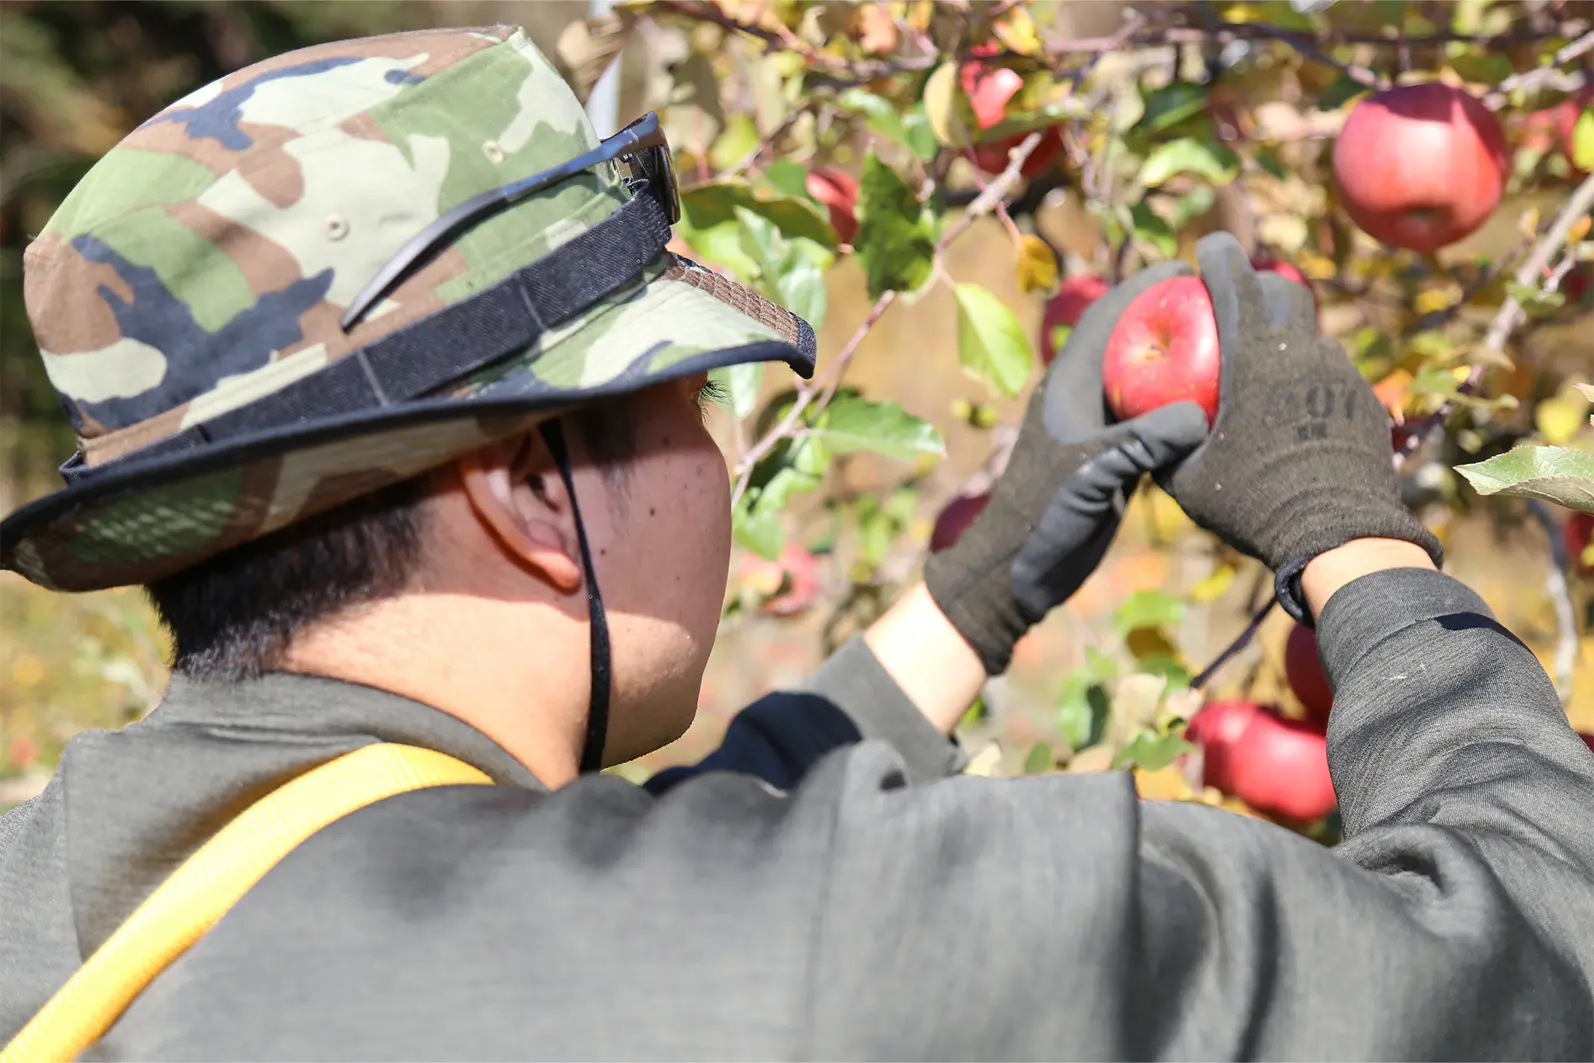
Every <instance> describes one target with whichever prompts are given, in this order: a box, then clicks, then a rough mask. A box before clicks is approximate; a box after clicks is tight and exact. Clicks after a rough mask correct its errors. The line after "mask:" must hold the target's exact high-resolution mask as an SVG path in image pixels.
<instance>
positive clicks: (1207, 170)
mask: <svg viewBox="0 0 1594 1063" xmlns="http://www.w3.org/2000/svg"><path fill="white" fill-rule="evenodd" d="M1239 167H1240V159H1239V156H1237V155H1235V154H1234V152H1233V151H1232V150H1230V149H1229V148H1228V147H1226V146H1225V145H1223V144H1221V143H1219V142H1218V141H1216V140H1202V139H1197V138H1195V137H1181V138H1179V139H1178V140H1171V141H1169V142H1168V143H1166V144H1158V145H1157V146H1156V147H1155V148H1153V149H1151V154H1150V155H1148V156H1147V157H1146V161H1145V164H1144V165H1142V166H1141V167H1140V183H1141V184H1143V185H1145V186H1146V187H1147V188H1156V187H1157V186H1158V185H1160V184H1162V183H1163V182H1165V181H1167V180H1168V179H1169V178H1171V177H1174V176H1176V175H1178V174H1181V173H1193V174H1195V175H1197V176H1198V177H1204V178H1206V179H1207V180H1208V181H1211V182H1212V183H1213V184H1220V185H1221V184H1227V183H1228V182H1229V181H1232V180H1233V179H1234V175H1235V174H1236V173H1238V172H1239Z"/></svg>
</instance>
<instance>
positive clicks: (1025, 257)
mask: <svg viewBox="0 0 1594 1063" xmlns="http://www.w3.org/2000/svg"><path fill="white" fill-rule="evenodd" d="M1017 259H1018V260H1017V262H1016V263H1015V266H1014V269H1015V272H1016V273H1017V275H1018V290H1019V291H1021V292H1023V293H1024V294H1025V295H1029V294H1030V293H1032V292H1047V291H1051V290H1052V289H1053V288H1055V287H1057V255H1056V254H1054V253H1053V251H1052V249H1051V248H1050V247H1049V246H1048V245H1047V243H1046V241H1045V240H1042V239H1041V238H1040V237H1038V236H1035V235H1034V234H1032V233H1025V234H1024V235H1023V236H1022V237H1021V238H1020V239H1019V242H1018V256H1017Z"/></svg>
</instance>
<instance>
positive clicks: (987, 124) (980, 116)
mask: <svg viewBox="0 0 1594 1063" xmlns="http://www.w3.org/2000/svg"><path fill="white" fill-rule="evenodd" d="M981 52H985V53H987V54H988V53H990V52H991V49H989V48H985V49H975V54H976V55H979V54H981ZM958 80H959V81H960V82H961V83H962V85H963V94H964V95H965V96H967V97H968V98H969V103H970V104H972V105H973V108H974V121H975V123H976V124H977V125H978V126H979V128H980V130H981V131H984V130H987V129H990V128H992V127H993V126H996V125H999V124H1000V123H1001V122H1002V119H1003V118H1005V117H1006V116H1007V105H1008V103H1009V102H1010V101H1011V100H1012V99H1013V97H1014V96H1016V95H1018V91H1019V90H1020V89H1022V88H1023V87H1024V75H1022V74H1020V73H1019V72H1018V71H1017V70H1013V69H1011V68H1009V67H1004V66H988V65H986V63H985V62H984V61H983V60H981V59H971V60H969V61H968V62H966V63H964V64H963V66H962V67H960V68H959V70H958ZM1028 135H1029V134H1027V133H1020V134H1019V135H1017V136H1012V137H1003V138H1002V139H1000V140H990V141H984V142H981V141H980V138H979V137H978V136H976V137H975V144H974V152H973V158H974V165H975V166H977V167H979V168H980V170H982V171H983V172H985V173H988V174H998V173H1001V172H1002V171H1003V170H1005V169H1007V163H1008V156H1009V154H1010V153H1011V152H1012V150H1013V149H1014V148H1016V147H1018V146H1019V144H1021V143H1023V141H1024V138H1025V137H1026V136H1028ZM1062 150H1063V134H1062V131H1061V130H1060V129H1059V128H1058V127H1057V126H1052V127H1051V128H1049V129H1047V130H1046V131H1045V133H1044V134H1043V135H1042V137H1041V142H1040V143H1039V144H1037V145H1036V146H1035V150H1034V151H1032V152H1030V154H1029V158H1027V159H1025V160H1024V165H1023V166H1021V167H1019V173H1020V174H1021V175H1022V176H1023V177H1025V178H1026V179H1028V178H1031V177H1034V176H1036V175H1037V174H1040V173H1043V172H1045V170H1046V168H1047V167H1048V166H1050V165H1051V164H1052V160H1053V159H1055V158H1057V155H1058V153H1059V152H1061V151H1062Z"/></svg>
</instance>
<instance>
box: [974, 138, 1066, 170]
mask: <svg viewBox="0 0 1594 1063" xmlns="http://www.w3.org/2000/svg"><path fill="white" fill-rule="evenodd" d="M1027 136H1029V134H1028V133H1019V134H1017V135H1016V136H1011V137H1003V138H1002V139H1001V140H993V141H991V142H989V143H987V144H976V145H974V165H975V166H977V167H979V169H980V172H981V173H988V174H999V173H1001V172H1002V171H1003V170H1005V169H1007V164H1008V162H1009V158H1008V156H1010V155H1011V154H1012V153H1013V149H1014V148H1016V147H1018V146H1019V145H1020V144H1022V143H1023V142H1024V138H1025V137H1027ZM1062 150H1063V134H1062V132H1061V130H1059V129H1058V128H1057V127H1056V126H1052V127H1051V128H1050V129H1047V130H1046V131H1045V132H1044V133H1043V134H1042V135H1041V141H1040V143H1039V144H1036V145H1035V150H1034V151H1031V152H1030V153H1029V157H1028V158H1026V159H1025V160H1024V165H1022V166H1020V167H1019V168H1018V173H1019V176H1020V177H1023V178H1024V179H1025V180H1029V179H1030V178H1032V177H1035V176H1036V175H1037V174H1041V173H1045V172H1046V168H1047V167H1048V166H1050V165H1051V164H1052V160H1053V159H1055V158H1057V156H1058V155H1060V154H1062Z"/></svg>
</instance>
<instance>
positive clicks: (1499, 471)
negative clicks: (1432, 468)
mask: <svg viewBox="0 0 1594 1063" xmlns="http://www.w3.org/2000/svg"><path fill="white" fill-rule="evenodd" d="M1456 471H1457V472H1459V473H1460V474H1461V475H1463V476H1465V477H1466V478H1467V481H1468V482H1469V483H1471V484H1472V486H1473V487H1474V488H1475V489H1476V490H1477V492H1478V493H1479V494H1480V495H1504V496H1506V497H1508V498H1542V499H1544V500H1545V501H1546V502H1555V503H1557V504H1559V505H1563V506H1566V507H1567V508H1569V509H1576V510H1581V511H1582V512H1584V513H1594V454H1589V453H1586V452H1584V451H1581V450H1569V449H1567V448H1566V447H1518V448H1517V449H1515V450H1513V451H1510V452H1508V453H1505V454H1500V455H1497V456H1496V457H1493V458H1490V459H1489V460H1488V461H1480V462H1475V463H1473V464H1471V465H1458V466H1456Z"/></svg>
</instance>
